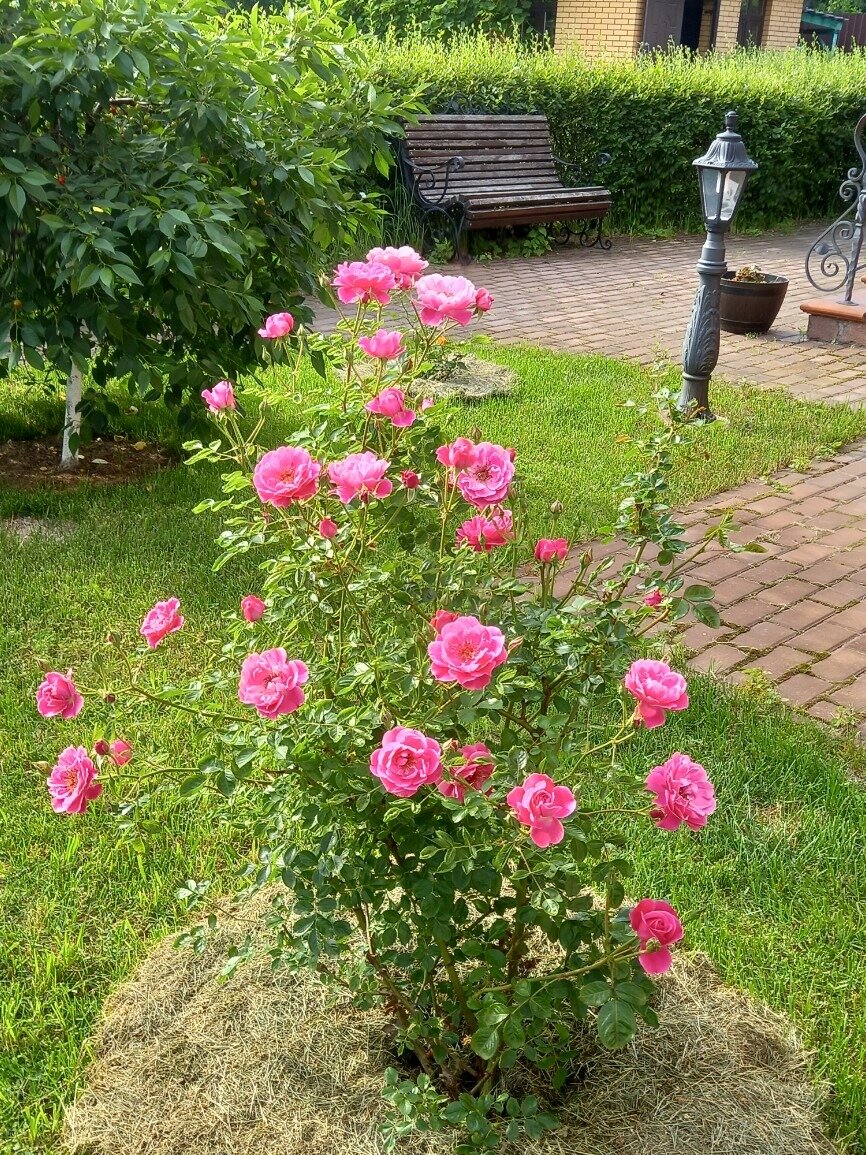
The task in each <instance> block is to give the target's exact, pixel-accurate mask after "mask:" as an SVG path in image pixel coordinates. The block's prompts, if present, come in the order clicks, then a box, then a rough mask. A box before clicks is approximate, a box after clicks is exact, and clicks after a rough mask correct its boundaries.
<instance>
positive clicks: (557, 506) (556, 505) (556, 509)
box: [550, 501, 565, 517]
mask: <svg viewBox="0 0 866 1155" xmlns="http://www.w3.org/2000/svg"><path fill="white" fill-rule="evenodd" d="M564 509H565V506H564V505H563V504H562V502H561V501H552V502H551V503H550V512H551V513H552V514H553V515H554V517H556V516H557V515H558V514H560V513H562V511H563V510H564Z"/></svg>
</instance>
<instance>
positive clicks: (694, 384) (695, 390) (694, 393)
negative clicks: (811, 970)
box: [677, 373, 716, 425]
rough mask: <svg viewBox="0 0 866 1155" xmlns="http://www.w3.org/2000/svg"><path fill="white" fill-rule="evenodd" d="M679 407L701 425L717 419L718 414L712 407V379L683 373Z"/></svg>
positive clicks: (690, 418)
mask: <svg viewBox="0 0 866 1155" xmlns="http://www.w3.org/2000/svg"><path fill="white" fill-rule="evenodd" d="M677 409H679V410H680V412H681V413H684V414H685V415H686V416H687V417H688V418H689V420H691V421H694V422H696V423H698V424H700V425H708V424H709V423H710V422H711V421H715V419H716V415H715V414H714V413H713V412H712V410H711V409H710V379H709V377H695V376H692V374H690V373H683V387H682V390H681V391H680V396H679V400H678V401H677Z"/></svg>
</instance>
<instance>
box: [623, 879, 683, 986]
mask: <svg viewBox="0 0 866 1155" xmlns="http://www.w3.org/2000/svg"><path fill="white" fill-rule="evenodd" d="M628 919H629V922H630V923H631V928H632V930H633V931H634V933H635V934H636V935H637V937H638V942H639V943H640V954H639V955H638V956H637V961H638V962H639V963H640V965H641V966H642V967H643V969H644V970H645V971H646V972H647V974H649V975H661V974H664V972H665V971H668V970H670V969H671V964H672V963H673V955H672V954H671V952H670V947H671V946H672V945H673V943H675V942H679V941H680V939H681V938H682V937H683V924H682V923H681V922H680V920H679V916H678V915H677V912H676V911H675V910H674V908H673V907H672V906H671V905H670V903H667V902H661V901H656V900H655V899H652V898H642V899H641V901H640V902H639V903H638V904H637V906H636V907H634V908H633V909H632V911H631V912H630V914H629V916H628Z"/></svg>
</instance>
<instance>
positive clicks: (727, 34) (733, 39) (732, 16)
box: [716, 0, 740, 52]
mask: <svg viewBox="0 0 866 1155" xmlns="http://www.w3.org/2000/svg"><path fill="white" fill-rule="evenodd" d="M739 26H740V0H721V3H720V4H719V21H718V24H717V25H716V49H717V50H718V51H719V52H728V51H730V49H731V48H736V46H737V29H738V28H739Z"/></svg>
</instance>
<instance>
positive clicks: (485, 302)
mask: <svg viewBox="0 0 866 1155" xmlns="http://www.w3.org/2000/svg"><path fill="white" fill-rule="evenodd" d="M475 308H476V309H477V310H478V312H479V313H489V312H490V310H491V309H492V308H493V294H492V293H491V292H490V290H489V289H476V291H475Z"/></svg>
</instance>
